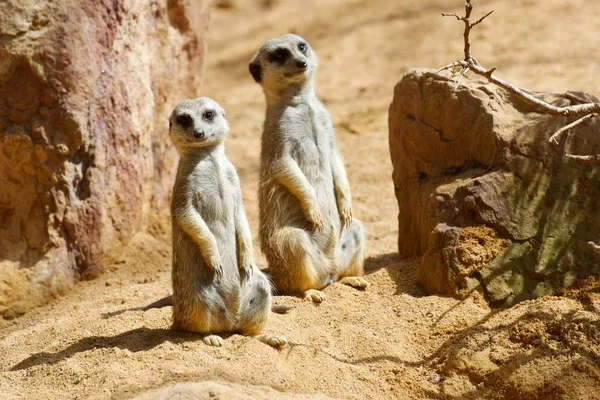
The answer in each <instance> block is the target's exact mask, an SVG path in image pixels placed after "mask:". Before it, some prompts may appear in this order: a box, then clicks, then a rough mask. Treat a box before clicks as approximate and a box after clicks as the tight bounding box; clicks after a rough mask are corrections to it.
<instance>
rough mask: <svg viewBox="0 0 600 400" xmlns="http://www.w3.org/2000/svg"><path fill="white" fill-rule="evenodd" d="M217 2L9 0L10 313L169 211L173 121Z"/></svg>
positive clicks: (1, 29)
mask: <svg viewBox="0 0 600 400" xmlns="http://www.w3.org/2000/svg"><path fill="white" fill-rule="evenodd" d="M207 3H208V0H157V1H153V2H143V1H142V2H135V1H128V0H100V1H92V0H65V1H52V0H5V1H2V2H0V38H1V41H0V320H1V319H2V318H5V319H6V318H13V317H15V316H17V315H20V314H22V313H24V312H25V311H27V310H28V309H30V308H31V307H35V306H36V305H39V304H42V303H44V302H45V301H47V299H48V298H50V297H52V296H55V295H57V294H60V293H61V292H63V291H65V290H66V289H68V288H69V287H70V286H71V285H72V284H73V283H75V282H76V281H78V280H79V279H87V278H92V277H94V276H96V275H97V274H98V273H99V272H100V271H101V266H100V263H101V260H102V258H103V257H104V256H105V255H106V254H107V253H108V252H109V251H111V250H115V249H118V248H119V247H122V246H123V245H124V244H126V243H127V241H128V240H129V239H130V238H131V237H132V235H133V234H135V233H136V232H138V231H140V230H144V229H145V228H147V227H148V225H149V224H150V223H151V221H152V216H153V215H155V214H156V213H158V212H163V211H164V210H168V202H169V196H170V189H171V185H172V178H173V175H174V169H175V168H176V160H177V156H176V152H175V151H174V150H173V149H172V148H170V144H169V143H170V142H169V138H168V132H167V129H168V125H167V118H168V114H169V112H170V110H171V108H172V107H173V106H174V105H175V104H176V103H177V102H178V101H180V100H181V99H182V98H185V97H191V96H195V95H197V94H198V91H199V89H200V80H201V78H202V71H203V64H204V57H205V52H206V41H205V33H206V28H207V18H208V4H207Z"/></svg>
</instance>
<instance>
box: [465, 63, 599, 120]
mask: <svg viewBox="0 0 600 400" xmlns="http://www.w3.org/2000/svg"><path fill="white" fill-rule="evenodd" d="M465 62H466V63H467V64H468V65H467V66H468V67H469V68H471V70H472V71H473V72H474V73H476V74H477V75H481V76H483V77H484V78H486V79H487V80H488V81H490V82H491V83H493V84H495V85H497V86H500V87H501V88H504V89H506V90H508V91H509V92H511V93H512V94H514V95H515V96H517V97H518V98H519V99H521V100H523V101H525V102H527V103H530V104H534V105H536V106H538V107H540V109H541V110H542V111H544V113H546V114H550V115H564V116H569V115H582V114H590V113H600V103H586V104H575V105H572V106H565V107H557V106H553V105H552V104H549V103H547V102H545V101H544V100H541V99H538V98H536V97H534V96H532V95H530V94H528V93H526V92H524V91H523V90H522V89H519V88H518V87H516V86H514V85H512V84H510V83H508V82H506V81H504V80H502V79H500V78H497V77H495V76H493V75H492V74H489V73H488V71H487V70H486V69H485V68H483V67H482V66H481V65H475V64H474V63H472V62H469V61H465Z"/></svg>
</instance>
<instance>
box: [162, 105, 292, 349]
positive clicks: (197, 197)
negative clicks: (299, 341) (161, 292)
mask: <svg viewBox="0 0 600 400" xmlns="http://www.w3.org/2000/svg"><path fill="white" fill-rule="evenodd" d="M228 131H229V128H228V125H227V120H226V119H225V113H224V111H223V109H222V108H221V107H220V106H219V104H217V103H216V102H215V101H214V100H212V99H209V98H205V97H200V98H197V99H192V100H185V101H183V102H182V103H180V104H179V105H178V106H177V107H176V108H175V109H174V111H173V113H172V114H171V117H170V119H169V135H170V136H171V139H172V141H173V144H174V145H175V147H176V148H177V151H178V152H179V154H180V156H181V157H180V161H179V167H178V170H177V178H176V180H175V184H174V186H173V198H172V201H171V216H172V226H173V270H172V280H173V296H172V304H173V327H174V328H177V329H182V330H186V331H191V332H197V333H200V334H203V335H205V336H204V341H205V343H207V344H210V345H214V346H220V345H222V344H223V340H222V338H221V337H220V336H218V334H224V333H233V332H239V333H241V334H243V335H256V334H258V333H259V332H260V331H261V329H262V328H263V326H264V324H265V322H266V320H267V317H268V314H269V312H270V310H271V286H270V283H269V282H268V280H267V278H266V276H265V275H264V274H263V273H262V272H261V271H260V270H259V269H258V268H257V267H256V265H255V264H254V257H253V251H252V235H251V234H250V228H249V226H248V221H247V219H246V215H245V213H244V207H243V204H242V196H241V191H240V184H239V179H238V175H237V173H236V170H235V168H234V166H233V165H232V164H231V163H230V162H229V160H228V159H227V157H226V156H225V148H224V144H223V141H224V139H225V136H226V134H227V132H228ZM259 339H261V340H262V341H264V342H266V343H268V344H271V345H275V346H278V345H281V344H283V343H285V339H284V338H280V337H275V336H261V337H259Z"/></svg>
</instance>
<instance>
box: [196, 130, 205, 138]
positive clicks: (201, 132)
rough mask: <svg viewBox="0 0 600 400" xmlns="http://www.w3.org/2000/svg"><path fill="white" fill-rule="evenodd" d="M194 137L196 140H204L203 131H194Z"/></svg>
mask: <svg viewBox="0 0 600 400" xmlns="http://www.w3.org/2000/svg"><path fill="white" fill-rule="evenodd" d="M194 137H195V138H196V139H204V131H194Z"/></svg>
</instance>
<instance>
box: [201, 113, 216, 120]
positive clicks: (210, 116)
mask: <svg viewBox="0 0 600 400" xmlns="http://www.w3.org/2000/svg"><path fill="white" fill-rule="evenodd" d="M202 118H203V119H204V120H205V121H206V122H212V120H213V119H215V112H214V111H213V110H206V111H205V112H204V114H203V115H202Z"/></svg>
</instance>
